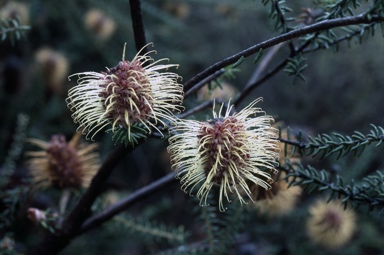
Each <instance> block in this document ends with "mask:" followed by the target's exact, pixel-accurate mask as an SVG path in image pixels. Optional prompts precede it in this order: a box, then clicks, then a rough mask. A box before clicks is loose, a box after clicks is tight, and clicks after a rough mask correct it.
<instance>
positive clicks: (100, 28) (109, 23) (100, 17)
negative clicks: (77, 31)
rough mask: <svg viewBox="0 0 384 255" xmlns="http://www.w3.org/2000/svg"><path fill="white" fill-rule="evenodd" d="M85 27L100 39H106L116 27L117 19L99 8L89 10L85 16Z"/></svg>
mask: <svg viewBox="0 0 384 255" xmlns="http://www.w3.org/2000/svg"><path fill="white" fill-rule="evenodd" d="M84 23H85V27H86V28H87V29H88V30H90V31H92V32H93V33H94V34H95V35H96V36H97V37H98V38H99V39H101V40H106V39H108V38H109V37H111V35H112V34H113V32H114V31H115V29H116V24H115V21H114V20H113V19H112V18H111V17H109V16H108V15H106V14H105V13H104V12H103V11H101V10H98V9H91V10H89V11H88V12H87V13H86V14H85V17H84Z"/></svg>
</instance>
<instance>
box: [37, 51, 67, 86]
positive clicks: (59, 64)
mask: <svg viewBox="0 0 384 255" xmlns="http://www.w3.org/2000/svg"><path fill="white" fill-rule="evenodd" d="M35 58H36V62H37V64H38V65H39V66H40V67H41V69H42V72H43V74H44V78H45V81H46V83H47V85H48V86H49V88H50V89H51V90H53V92H55V93H60V92H61V91H62V84H63V81H64V80H65V78H66V76H67V75H68V69H69V64H68V59H67V58H66V57H65V56H64V55H63V54H61V53H60V52H57V51H54V50H52V49H49V48H42V49H40V50H38V51H37V52H36V56H35Z"/></svg>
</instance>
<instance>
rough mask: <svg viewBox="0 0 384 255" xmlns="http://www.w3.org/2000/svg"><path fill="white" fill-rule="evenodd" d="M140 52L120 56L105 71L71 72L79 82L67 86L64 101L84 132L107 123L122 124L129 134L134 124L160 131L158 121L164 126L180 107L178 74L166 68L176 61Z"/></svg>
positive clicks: (120, 125) (180, 94) (119, 125)
mask: <svg viewBox="0 0 384 255" xmlns="http://www.w3.org/2000/svg"><path fill="white" fill-rule="evenodd" d="M140 52H141V51H140ZM140 52H138V53H137V55H136V56H135V57H134V58H133V60H131V61H127V60H124V57H123V60H122V61H120V62H119V63H118V64H117V66H115V67H113V68H110V69H109V68H107V72H101V73H97V72H84V73H79V74H74V75H77V76H78V77H79V79H78V85H77V86H75V87H73V88H71V89H70V90H69V92H68V99H67V103H68V107H69V108H70V109H71V111H73V114H72V118H73V120H74V122H75V123H79V125H80V127H79V129H83V133H85V134H87V136H88V135H89V134H92V137H93V136H94V135H95V134H96V133H97V132H99V131H100V130H102V129H103V128H104V127H107V126H110V127H111V128H112V131H113V132H115V131H116V130H118V129H120V128H124V129H126V130H127V131H128V134H129V135H130V132H131V128H132V126H133V125H134V124H139V125H141V126H142V127H143V128H144V129H146V130H147V131H148V132H151V130H152V128H153V129H155V130H157V131H158V132H160V133H161V131H160V130H159V129H158V127H157V124H160V125H162V126H166V125H167V124H166V123H165V122H164V120H167V121H173V120H174V115H173V111H180V110H181V109H182V107H181V103H182V101H183V87H182V85H181V84H178V83H177V81H178V79H179V78H180V77H179V76H178V75H177V74H175V73H172V72H167V71H166V70H167V69H168V68H170V67H177V66H178V65H174V64H165V65H164V64H159V62H161V61H164V60H166V59H160V60H158V61H154V60H153V59H152V58H151V57H150V56H149V54H150V53H154V52H155V51H150V52H148V53H146V54H143V55H140ZM124 55H125V52H124V53H123V56H124ZM159 71H163V72H159ZM72 76H73V75H72Z"/></svg>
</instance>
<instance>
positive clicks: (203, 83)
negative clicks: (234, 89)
mask: <svg viewBox="0 0 384 255" xmlns="http://www.w3.org/2000/svg"><path fill="white" fill-rule="evenodd" d="M223 73H225V69H220V70H219V71H217V72H215V73H213V74H211V75H210V76H208V77H207V78H205V79H203V80H201V81H200V82H198V83H197V84H195V85H194V86H193V87H192V88H191V89H190V90H188V91H187V92H186V93H185V95H184V98H187V97H188V96H190V95H192V94H193V93H195V92H196V91H197V90H199V89H200V88H201V87H203V86H204V85H205V84H207V83H208V82H211V81H213V80H214V79H217V78H218V77H220V76H221V75H222V74H223Z"/></svg>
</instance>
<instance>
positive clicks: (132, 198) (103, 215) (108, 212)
mask: <svg viewBox="0 0 384 255" xmlns="http://www.w3.org/2000/svg"><path fill="white" fill-rule="evenodd" d="M175 176H176V174H175V172H172V173H169V174H168V175H166V176H164V177H162V178H160V179H159V180H157V181H154V182H152V183H150V184H148V185H146V186H144V187H142V188H141V189H139V190H137V191H135V192H134V193H132V194H130V195H129V196H127V197H126V198H124V199H122V200H121V201H119V202H117V203H116V204H114V205H112V206H110V207H108V208H107V209H105V210H104V211H102V212H100V213H98V214H96V215H94V216H92V217H90V218H89V219H87V220H86V221H85V222H84V223H83V225H82V226H81V228H80V229H79V231H78V232H77V234H78V235H81V234H83V233H84V232H87V231H89V230H91V229H93V228H95V227H98V226H100V225H101V224H102V223H104V222H106V221H108V220H109V219H111V218H112V217H113V216H115V215H116V214H119V213H121V212H123V211H125V210H126V209H127V208H129V207H130V206H132V205H133V204H136V203H137V202H140V201H142V200H143V199H145V198H146V197H148V196H150V195H152V194H153V193H154V192H155V191H156V192H158V191H159V190H160V189H161V188H164V187H166V186H168V185H170V184H172V183H174V182H176V181H177V179H176V178H175Z"/></svg>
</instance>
